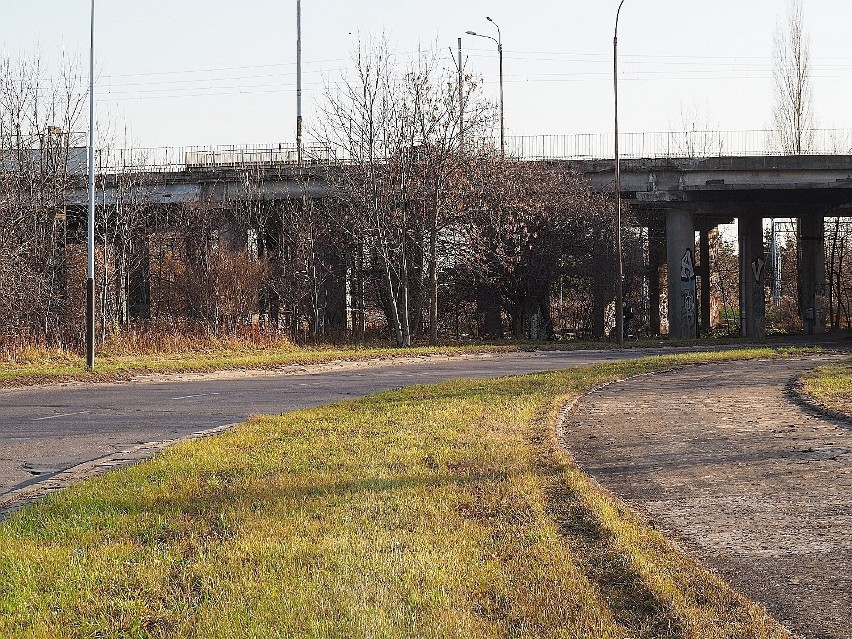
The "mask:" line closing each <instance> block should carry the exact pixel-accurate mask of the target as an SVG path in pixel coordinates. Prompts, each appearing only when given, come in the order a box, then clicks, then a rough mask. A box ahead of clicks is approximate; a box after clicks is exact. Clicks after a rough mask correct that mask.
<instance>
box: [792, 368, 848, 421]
mask: <svg viewBox="0 0 852 639" xmlns="http://www.w3.org/2000/svg"><path fill="white" fill-rule="evenodd" d="M800 382H801V385H802V390H803V391H804V392H805V393H806V394H807V395H809V396H811V397H812V398H813V399H815V400H816V401H817V402H819V403H820V404H822V405H823V406H826V407H827V408H830V409H832V410H836V411H838V412H840V413H845V414H846V415H852V363H849V364H832V365H828V366H820V367H819V368H816V369H814V370H812V371H810V372H809V373H807V374H805V375H803V376H802V378H801V380H800Z"/></svg>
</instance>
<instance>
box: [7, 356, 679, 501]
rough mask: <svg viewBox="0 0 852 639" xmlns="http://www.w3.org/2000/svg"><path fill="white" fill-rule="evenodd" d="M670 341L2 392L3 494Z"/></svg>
mask: <svg viewBox="0 0 852 639" xmlns="http://www.w3.org/2000/svg"><path fill="white" fill-rule="evenodd" d="M672 350H683V349H651V350H638V349H637V350H629V351H615V350H609V351H566V352H553V351H550V352H534V353H512V354H503V355H490V356H489V355H484V356H467V357H457V358H446V357H423V358H410V359H406V360H402V361H378V362H369V363H367V362H361V363H345V364H336V365H335V364H332V365H319V366H310V367H305V368H294V369H290V370H285V371H276V372H262V371H259V372H252V373H245V372H243V373H235V372H228V373H223V374H209V375H173V376H159V377H157V376H155V377H148V378H143V379H139V380H135V381H131V382H125V383H120V384H79V383H78V384H67V385H61V386H48V387H33V388H22V389H9V390H2V391H0V497H2V496H3V495H4V494H6V493H9V492H11V491H12V490H15V489H16V488H20V487H21V486H22V485H28V484H32V483H34V482H39V481H45V480H47V479H49V478H50V477H52V476H54V475H56V474H57V473H60V472H62V471H64V470H66V469H68V468H71V467H74V466H76V465H78V464H80V463H83V462H86V461H89V460H93V459H98V458H101V457H104V456H105V455H109V454H112V453H116V452H117V451H121V450H124V449H127V448H128V447H132V446H134V445H137V444H141V443H144V442H153V441H163V440H171V439H175V438H179V437H183V436H187V435H189V434H191V433H194V432H197V431H199V430H205V429H210V428H215V427H218V426H223V425H227V424H233V423H238V422H242V421H245V419H246V418H248V417H249V416H250V415H253V414H276V413H282V412H286V411H291V410H295V409H300V408H308V407H313V406H320V405H323V404H328V403H331V402H335V401H339V400H342V399H349V398H353V397H362V396H365V395H370V394H372V393H376V392H380V391H383V390H387V389H391V388H398V387H402V386H410V385H414V384H429V383H435V382H440V381H443V380H448V379H459V378H487V377H498V376H503V375H519V374H524V373H533V372H538V371H546V370H558V369H564V368H570V367H574V366H581V365H584V364H590V363H595V362H604V361H615V360H620V359H627V358H630V359H633V358H637V357H641V356H645V355H648V354H661V353H664V352H671V351H672Z"/></svg>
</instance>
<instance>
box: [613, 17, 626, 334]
mask: <svg viewBox="0 0 852 639" xmlns="http://www.w3.org/2000/svg"><path fill="white" fill-rule="evenodd" d="M623 5H624V0H621V2H620V3H619V4H618V11H617V12H616V14H615V33H614V35H613V37H612V84H613V91H614V96H615V253H616V261H617V262H618V272H617V273H616V278H615V332H616V333H617V334H618V346H619V348H624V299H623V295H624V293H623V291H622V287H623V285H624V260H623V258H622V256H621V158H620V156H619V154H618V18H619V17H620V16H621V7H622V6H623Z"/></svg>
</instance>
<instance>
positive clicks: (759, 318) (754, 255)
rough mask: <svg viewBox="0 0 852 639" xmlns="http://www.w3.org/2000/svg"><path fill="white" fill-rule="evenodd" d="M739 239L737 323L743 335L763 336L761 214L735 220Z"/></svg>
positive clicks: (763, 271) (764, 304)
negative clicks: (738, 318)
mask: <svg viewBox="0 0 852 639" xmlns="http://www.w3.org/2000/svg"><path fill="white" fill-rule="evenodd" d="M738 231H739V242H740V327H741V331H742V334H743V336H744V337H766V294H765V288H766V286H765V282H766V270H767V269H766V254H765V253H764V251H763V218H762V217H757V216H754V217H741V218H739V220H738Z"/></svg>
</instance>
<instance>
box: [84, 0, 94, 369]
mask: <svg viewBox="0 0 852 639" xmlns="http://www.w3.org/2000/svg"><path fill="white" fill-rule="evenodd" d="M89 33H90V43H89V219H88V237H87V247H86V248H87V258H88V259H87V268H86V368H88V369H89V370H92V369H93V368H94V367H95V0H92V16H91V25H90V31H89Z"/></svg>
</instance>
